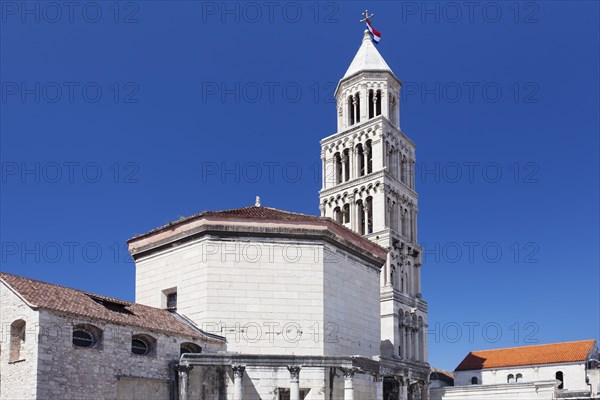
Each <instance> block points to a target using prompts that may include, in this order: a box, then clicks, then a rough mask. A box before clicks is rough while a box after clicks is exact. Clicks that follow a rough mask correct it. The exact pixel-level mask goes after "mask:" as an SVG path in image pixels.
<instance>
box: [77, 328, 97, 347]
mask: <svg viewBox="0 0 600 400" xmlns="http://www.w3.org/2000/svg"><path fill="white" fill-rule="evenodd" d="M73 344H74V345H75V346H77V347H92V346H93V345H94V344H96V341H95V340H94V336H93V335H92V334H91V333H89V332H88V331H84V330H82V329H78V330H74V331H73Z"/></svg>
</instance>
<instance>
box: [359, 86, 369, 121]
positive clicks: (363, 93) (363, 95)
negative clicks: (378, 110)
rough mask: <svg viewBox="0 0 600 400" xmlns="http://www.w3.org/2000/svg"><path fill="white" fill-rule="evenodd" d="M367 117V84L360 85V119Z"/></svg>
mask: <svg viewBox="0 0 600 400" xmlns="http://www.w3.org/2000/svg"><path fill="white" fill-rule="evenodd" d="M367 119H369V91H368V90H367V85H366V84H364V83H363V84H362V85H360V121H361V122H365V121H366V120H367Z"/></svg>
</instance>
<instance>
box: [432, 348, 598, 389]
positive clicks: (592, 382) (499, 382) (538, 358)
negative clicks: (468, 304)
mask: <svg viewBox="0 0 600 400" xmlns="http://www.w3.org/2000/svg"><path fill="white" fill-rule="evenodd" d="M432 375H433V374H432ZM432 378H433V376H432ZM436 380H438V379H437V378H436ZM432 381H433V379H432ZM439 383H440V384H439V385H437V384H436V387H433V386H432V388H431V399H432V400H463V399H477V400H487V399H490V400H534V399H535V400H555V399H588V400H589V399H600V358H599V357H598V346H597V344H596V341H595V340H584V341H578V342H564V343H555V344H543V345H536V346H525V347H514V348H508V349H497V350H484V351H474V352H471V353H469V354H468V355H467V356H466V357H465V359H464V360H463V361H462V362H461V363H460V364H459V365H458V366H457V367H456V370H455V371H454V383H453V385H452V386H450V385H445V384H443V383H441V382H439Z"/></svg>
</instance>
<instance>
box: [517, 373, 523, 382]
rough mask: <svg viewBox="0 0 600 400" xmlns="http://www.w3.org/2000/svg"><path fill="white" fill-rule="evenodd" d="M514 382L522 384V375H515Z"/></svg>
mask: <svg viewBox="0 0 600 400" xmlns="http://www.w3.org/2000/svg"><path fill="white" fill-rule="evenodd" d="M515 381H516V382H523V375H522V374H517V376H516V378H515Z"/></svg>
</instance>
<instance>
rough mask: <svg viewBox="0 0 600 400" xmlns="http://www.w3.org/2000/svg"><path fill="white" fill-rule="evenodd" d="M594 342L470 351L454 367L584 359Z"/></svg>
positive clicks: (475, 368) (472, 368) (465, 367)
mask: <svg viewBox="0 0 600 400" xmlns="http://www.w3.org/2000/svg"><path fill="white" fill-rule="evenodd" d="M595 343H596V341H595V340H583V341H578V342H564V343H554V344H541V345H536V346H524V347H511V348H508V349H497V350H481V351H473V352H471V353H469V354H468V355H467V356H466V357H465V359H464V360H462V362H461V363H460V364H459V365H458V367H456V371H469V370H479V369H490V368H504V367H517V366H523V365H540V364H557V363H568V362H577V361H585V360H586V359H587V358H588V357H589V355H590V353H591V352H592V350H593V349H594V348H595Z"/></svg>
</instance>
